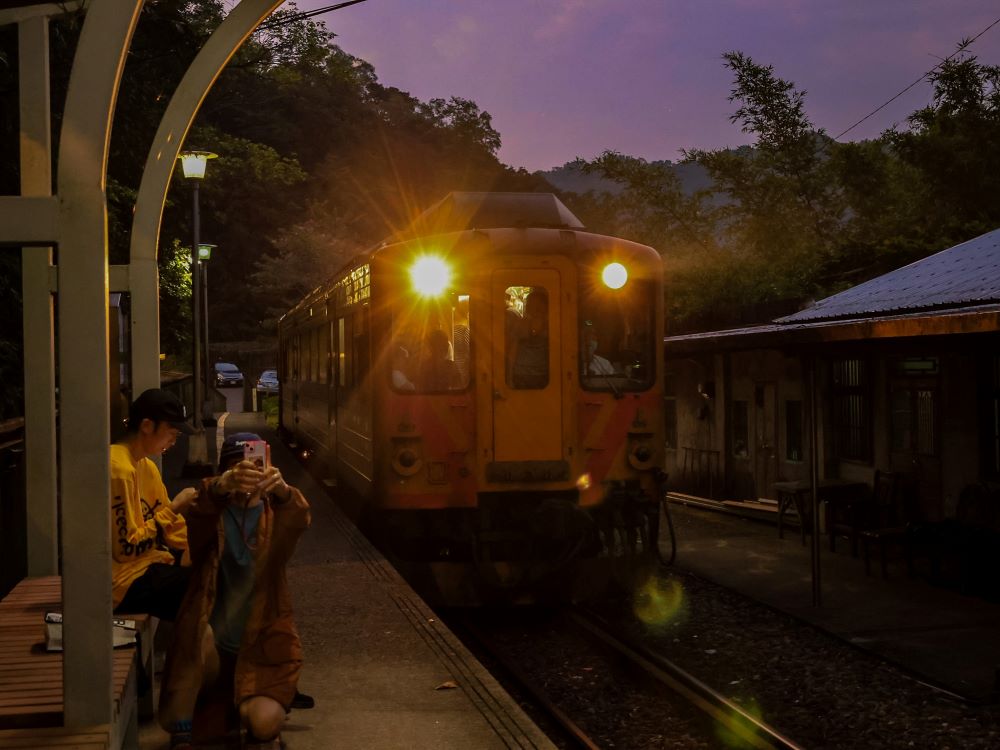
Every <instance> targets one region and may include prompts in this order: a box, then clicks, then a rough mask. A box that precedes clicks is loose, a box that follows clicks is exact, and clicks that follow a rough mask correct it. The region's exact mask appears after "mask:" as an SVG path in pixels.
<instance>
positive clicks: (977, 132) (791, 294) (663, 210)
mask: <svg viewBox="0 0 1000 750" xmlns="http://www.w3.org/2000/svg"><path fill="white" fill-rule="evenodd" d="M723 58H724V62H725V65H726V67H727V68H729V69H730V71H731V72H732V74H733V81H734V83H733V89H732V91H731V94H730V97H729V99H730V101H731V102H732V103H733V104H734V105H735V110H734V112H733V114H732V116H731V118H730V119H731V121H732V122H733V123H735V124H738V125H739V126H740V128H741V130H742V131H743V132H744V133H749V134H750V135H752V136H753V138H754V143H753V146H752V147H743V148H738V149H718V150H713V151H705V150H697V149H693V150H690V151H687V152H685V159H686V160H687V161H688V162H695V163H698V164H700V165H702V166H703V167H705V169H707V170H708V172H709V174H710V175H711V178H712V187H711V189H710V190H708V191H701V192H697V193H695V194H693V195H685V194H684V193H683V192H682V191H680V190H679V189H678V186H677V185H676V184H675V180H674V178H673V175H672V174H671V173H670V170H669V169H664V168H663V167H662V165H651V164H648V163H645V162H643V161H642V160H638V159H634V158H631V157H623V156H621V155H620V154H612V153H605V154H603V155H602V156H601V157H599V158H598V159H596V160H595V161H594V162H592V163H590V164H589V165H587V166H588V168H589V169H592V170H596V171H599V172H600V173H601V174H603V175H605V176H607V177H609V178H612V179H615V180H617V181H618V182H620V183H621V184H622V185H623V186H624V193H623V195H624V196H625V200H624V201H623V200H622V197H621V196H608V197H606V198H605V199H604V200H603V201H598V200H597V199H595V197H594V196H591V197H589V198H588V199H587V201H585V212H586V211H587V210H593V208H594V204H595V203H597V202H600V203H601V206H600V207H598V213H600V211H601V210H603V214H604V223H605V225H606V226H608V228H609V229H610V231H612V232H613V233H614V232H618V233H622V234H625V235H626V236H630V237H633V238H636V239H638V240H640V241H643V242H647V243H649V244H652V245H654V246H655V247H657V248H659V249H660V250H661V252H662V253H663V255H664V258H665V268H666V270H667V290H668V309H669V311H670V313H671V321H670V323H671V325H673V326H674V328H675V330H691V329H704V328H709V327H721V326H727V325H739V324H743V323H750V322H760V321H763V320H767V319H770V318H772V317H774V316H776V315H778V314H781V313H785V312H790V311H793V310H794V309H796V307H799V306H801V305H802V304H804V303H806V302H808V300H810V299H814V298H817V297H821V296H825V295H827V294H831V293H834V292H836V291H840V290H841V289H843V288H845V287H847V286H849V285H852V284H856V283H858V282H860V281H864V280H866V279H868V278H871V277H873V276H876V275H878V274H881V273H885V272H886V271H888V270H891V269H892V268H896V267H898V266H900V265H903V264H905V263H908V262H911V261H913V260H916V259H918V258H921V257H924V256H925V255H927V254H929V253H931V252H935V251H937V250H941V249H943V248H945V247H948V246H950V245H952V244H955V243H957V242H961V241H963V240H966V239H969V238H971V237H973V236H976V235H978V234H981V233H982V232H985V231H989V230H991V229H995V228H996V227H997V226H998V224H1000V203H998V201H997V200H996V196H997V195H998V193H1000V127H998V125H1000V122H998V120H1000V89H998V82H1000V68H998V67H996V66H991V65H983V64H981V63H979V62H978V60H977V59H976V57H975V56H972V55H970V54H968V53H967V51H965V47H964V45H960V49H959V54H957V55H956V56H953V57H952V58H949V59H948V60H946V61H944V62H943V63H942V64H941V65H940V66H938V67H937V68H935V70H934V71H932V72H931V73H930V74H929V81H930V82H931V84H932V87H933V98H932V101H931V103H930V104H928V105H927V106H926V107H923V108H921V109H919V110H917V111H916V112H914V113H913V114H912V115H911V116H910V118H909V119H908V121H907V125H908V127H907V128H906V129H904V130H900V131H896V130H893V131H889V132H886V133H885V134H883V135H882V136H881V137H880V138H877V139H874V140H871V141H862V142H857V143H838V142H836V141H833V140H832V139H830V138H829V137H828V136H827V135H826V134H825V133H824V131H823V130H822V129H821V128H818V127H816V126H814V125H813V123H812V122H811V121H810V120H809V118H808V116H807V115H806V111H805V100H806V94H805V92H804V91H800V90H798V89H797V88H796V87H795V85H794V84H793V83H792V82H790V81H786V80H784V79H782V78H780V77H778V76H777V75H776V74H775V72H774V69H773V68H772V67H771V66H766V65H761V64H759V63H757V62H755V61H754V60H752V59H751V58H749V57H747V56H746V55H744V54H743V53H740V52H730V53H727V54H726V55H724V56H723ZM609 207H617V208H612V210H611V211H610V212H609V210H608V208H609ZM609 213H610V215H611V216H612V217H613V218H612V220H611V221H608V220H607V219H608V214H609ZM688 228H690V231H688V232H687V234H688V235H689V236H690V237H692V238H693V237H698V238H699V239H700V245H701V247H702V251H700V252H691V251H690V250H689V249H688V245H686V243H685V241H684V239H683V234H684V232H683V231H682V230H685V229H688Z"/></svg>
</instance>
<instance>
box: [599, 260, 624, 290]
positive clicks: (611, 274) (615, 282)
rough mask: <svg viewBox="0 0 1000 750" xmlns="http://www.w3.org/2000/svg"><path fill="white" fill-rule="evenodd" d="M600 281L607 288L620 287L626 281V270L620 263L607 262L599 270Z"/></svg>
mask: <svg viewBox="0 0 1000 750" xmlns="http://www.w3.org/2000/svg"><path fill="white" fill-rule="evenodd" d="M601 281H603V282H604V285H605V286H606V287H608V289H621V288H622V287H623V286H625V282H626V281H628V270H627V269H626V268H625V266H623V265H622V264H621V263H608V265H606V266H605V267H604V270H603V271H601Z"/></svg>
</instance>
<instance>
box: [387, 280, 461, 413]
mask: <svg viewBox="0 0 1000 750" xmlns="http://www.w3.org/2000/svg"><path fill="white" fill-rule="evenodd" d="M389 363H390V365H389V382H390V385H391V386H392V388H393V389H394V390H396V391H399V392H400V393H445V392H449V391H460V390H464V389H465V388H467V387H468V385H469V379H470V376H471V373H472V335H471V327H470V318H469V295H467V294H458V293H446V294H443V295H441V296H439V297H435V298H433V299H430V300H428V299H420V300H416V301H413V300H406V301H404V302H403V304H400V305H399V306H398V307H397V308H396V309H394V311H393V316H392V339H391V343H390V351H389Z"/></svg>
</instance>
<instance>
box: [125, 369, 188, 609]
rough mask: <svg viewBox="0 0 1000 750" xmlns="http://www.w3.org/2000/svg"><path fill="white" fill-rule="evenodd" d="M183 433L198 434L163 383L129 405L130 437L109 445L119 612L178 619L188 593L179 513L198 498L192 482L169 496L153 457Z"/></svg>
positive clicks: (184, 527) (183, 530)
mask: <svg viewBox="0 0 1000 750" xmlns="http://www.w3.org/2000/svg"><path fill="white" fill-rule="evenodd" d="M181 432H187V433H191V432H194V428H192V427H191V426H190V425H189V424H188V423H187V414H186V411H185V408H184V404H183V403H182V402H181V400H180V399H179V398H177V396H175V395H174V394H172V393H170V392H169V391H164V390H161V389H159V388H151V389H149V390H147V391H144V392H143V393H142V394H141V395H140V396H139V397H138V398H137V399H136V400H135V401H134V402H133V403H132V405H131V406H130V407H129V413H128V427H127V432H126V434H125V436H124V437H123V438H122V439H121V440H120V441H119V442H117V443H115V444H113V445H112V446H111V547H112V550H111V556H112V564H111V577H112V579H111V586H112V599H113V602H114V607H115V612H116V613H119V612H120V613H131V614H139V613H147V614H151V615H154V616H155V617H159V618H161V619H164V620H170V621H173V620H174V618H175V617H176V616H177V611H178V609H179V608H180V604H181V600H182V599H183V598H184V594H185V592H186V591H187V587H188V581H189V580H190V578H191V568H190V567H187V566H182V565H181V564H180V563H181V561H182V558H183V556H184V553H185V551H186V550H187V525H186V524H185V522H184V518H183V517H182V516H181V513H182V512H183V511H184V509H185V508H187V507H188V506H189V505H190V504H191V503H192V501H193V500H194V499H195V498H196V497H197V496H198V490H196V489H195V488H193V487H188V488H186V489H184V490H181V491H180V492H179V493H178V494H177V495H176V497H174V498H173V499H170V498H169V497H168V495H167V488H166V487H165V486H164V485H163V479H162V478H161V477H160V471H159V469H158V468H157V466H156V464H155V463H154V462H153V461H151V460H150V457H151V456H158V455H160V454H162V453H163V452H164V451H166V450H167V449H169V448H170V447H171V446H172V445H173V444H174V443H175V442H176V440H177V436H178V435H179V434H180V433H181Z"/></svg>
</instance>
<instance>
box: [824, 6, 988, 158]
mask: <svg viewBox="0 0 1000 750" xmlns="http://www.w3.org/2000/svg"><path fill="white" fill-rule="evenodd" d="M998 23H1000V18H998V19H997V20H995V21H994V22H993V23H991V24H990V25H989V26H987V27H986V28H985V29H983V30H982V31H980V32H979V33H978V34H976V35H975V36H974V37H972V39H970V40H968V41H967V42H963V43H962V44H961V45H959V48H958V49H957V50H955V51H954V52H952V53H951V54H950V55H948V56H947V57H946V58H944V59H943V60H942V61H941V62H939V63H938V64H937V65H935V66H934V67H933V68H931V69H930V70H928V71H927V72H926V73H924V74H923V75H922V76H920V78H918V79H917V80H915V81H914V82H913V83H911V84H910V85H909V86H907V87H906V88H905V89H903V90H902V91H900V92H899V93H898V94H896V95H895V96H894V97H892V98H891V99H889V100H888V101H887V102H885V103H884V104H882V105H881V106H880V107H877V108H876V109H873V110H872V111H871V112H869V113H868V114H867V115H865V116H864V117H862V118H861V119H860V120H858V121H857V122H856V123H854V124H853V125H851V127H849V128H848V129H847V130H844V131H843V132H841V133H837V135H835V136H834V137H833V140H835V141H836V140H839V139H840V137H841V136H843V135H847V134H848V133H850V132H851V131H852V130H854V128H856V127H857V126H858V125H860V124H861V123H863V122H864V121H865V120H867V119H868V118H869V117H871V116H873V115H875V114H877V113H879V112H881V111H882V110H883V109H885V108H886V107H888V106H889V105H890V104H892V103H893V102H894V101H896V100H897V99H898V98H899V97H901V96H902V95H903V94H905V93H906V92H907V91H909V90H910V89H912V88H913V87H914V86H916V85H917V84H918V83H922V82H923V81H926V80H927V76H929V75H930V74H931V73H933V72H934V71H935V70H937V69H938V68H940V67H941V66H942V65H944V64H945V63H946V62H948V61H949V60H950V59H951V58H953V57H955V55H958V54H959V53H961V52H964V51H965V50H966V49H967V48H968V47H969V46H970V45H971V44H972V43H973V42H974V41H976V40H977V39H978V38H979V37H981V36H982V35H983V34H985V33H986V32H987V31H989V30H990V29H992V28H993V27H994V26H996V25H997V24H998Z"/></svg>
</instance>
